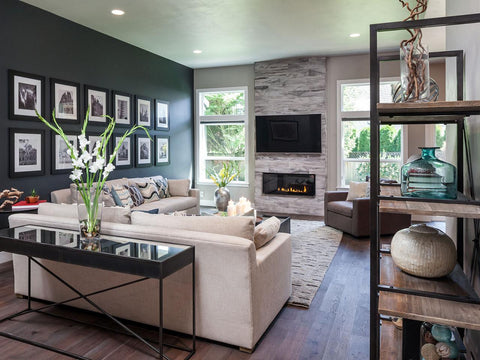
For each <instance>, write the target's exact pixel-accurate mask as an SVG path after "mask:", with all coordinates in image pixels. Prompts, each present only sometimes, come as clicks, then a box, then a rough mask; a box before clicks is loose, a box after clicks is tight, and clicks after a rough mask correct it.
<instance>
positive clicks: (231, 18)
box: [23, 0, 445, 68]
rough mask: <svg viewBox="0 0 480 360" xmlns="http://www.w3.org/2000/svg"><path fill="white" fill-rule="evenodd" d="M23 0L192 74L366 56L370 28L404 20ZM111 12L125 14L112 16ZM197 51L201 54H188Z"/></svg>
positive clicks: (393, 40) (312, 2) (172, 2)
mask: <svg viewBox="0 0 480 360" xmlns="http://www.w3.org/2000/svg"><path fill="white" fill-rule="evenodd" d="M23 1H24V2H25V3H29V4H31V5H34V6H37V7H39V8H42V9H44V10H47V11H49V12H52V13H54V14H56V15H59V16H61V17H64V18H66V19H69V20H71V21H74V22H76V23H79V24H82V25H85V26H87V27H89V28H92V29H95V30H97V31H99V32H102V33H105V34H107V35H110V36H112V37H115V38H117V39H120V40H123V41H125V42H127V43H130V44H132V45H135V46H138V47H140V48H142V49H145V50H148V51H150V52H152V53H155V54H157V55H160V56H163V57H166V58H168V59H171V60H173V61H176V62H178V63H181V64H184V65H186V66H189V67H192V68H202V67H215V66H228V65H239V64H251V63H254V62H256V61H262V60H270V59H278V58H285V57H291V56H302V55H343V54H354V53H367V52H368V50H369V34H368V31H369V24H372V23H379V22H388V21H399V20H403V18H404V17H406V10H405V9H402V7H401V5H400V3H399V1H398V0H135V1H132V0H101V1H99V0H23ZM442 3H443V8H442ZM429 6H430V8H431V10H432V11H433V14H434V15H435V16H441V15H443V14H444V11H445V0H430V5H429ZM116 8H118V9H122V10H124V11H125V12H126V14H125V15H123V16H120V17H119V16H114V15H112V14H111V13H110V11H111V10H112V9H116ZM429 17H431V16H429ZM351 33H360V34H361V36H360V37H358V38H350V37H349V34H351ZM403 37H405V33H402V32H398V31H397V32H388V33H382V34H381V35H380V36H379V45H380V48H381V49H383V50H393V49H397V48H398V44H399V42H400V40H401V39H402V38H403ZM428 37H429V39H430V38H432V39H433V40H434V41H435V42H438V44H437V43H435V44H431V45H430V50H432V49H433V50H441V49H442V47H443V46H444V40H443V39H442V38H441V36H438V35H437V34H435V33H434V34H433V35H429V36H428ZM433 40H432V41H433ZM195 49H201V50H202V51H203V52H202V54H198V55H197V54H193V52H192V51H193V50H195Z"/></svg>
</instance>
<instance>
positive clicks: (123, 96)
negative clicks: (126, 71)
mask: <svg viewBox="0 0 480 360" xmlns="http://www.w3.org/2000/svg"><path fill="white" fill-rule="evenodd" d="M132 99H133V96H132V95H131V94H128V93H126V92H122V91H117V90H112V117H113V118H115V126H117V127H130V126H132V125H133V107H134V106H133V101H132ZM125 106H126V107H127V109H125V108H124V107H125Z"/></svg>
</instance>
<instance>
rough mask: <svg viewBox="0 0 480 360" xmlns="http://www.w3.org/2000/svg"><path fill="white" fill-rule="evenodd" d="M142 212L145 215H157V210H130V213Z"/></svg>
mask: <svg viewBox="0 0 480 360" xmlns="http://www.w3.org/2000/svg"><path fill="white" fill-rule="evenodd" d="M136 211H138V212H143V213H147V214H158V209H151V210H132V212H136Z"/></svg>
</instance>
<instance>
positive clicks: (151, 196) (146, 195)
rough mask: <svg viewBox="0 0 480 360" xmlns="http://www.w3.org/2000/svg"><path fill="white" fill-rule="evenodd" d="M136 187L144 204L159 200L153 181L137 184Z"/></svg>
mask: <svg viewBox="0 0 480 360" xmlns="http://www.w3.org/2000/svg"><path fill="white" fill-rule="evenodd" d="M137 187H138V189H139V190H140V193H141V194H142V196H143V200H144V202H145V204H147V203H150V202H153V201H158V200H160V195H159V194H158V188H157V185H155V183H154V182H153V180H151V179H148V180H147V181H145V182H137Z"/></svg>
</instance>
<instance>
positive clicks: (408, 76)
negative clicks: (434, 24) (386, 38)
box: [399, 0, 430, 101]
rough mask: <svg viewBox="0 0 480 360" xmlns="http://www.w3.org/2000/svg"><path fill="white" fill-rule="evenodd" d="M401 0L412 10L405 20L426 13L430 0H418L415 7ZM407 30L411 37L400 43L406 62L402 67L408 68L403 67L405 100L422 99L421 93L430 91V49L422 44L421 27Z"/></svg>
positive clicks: (400, 0) (401, 0)
mask: <svg viewBox="0 0 480 360" xmlns="http://www.w3.org/2000/svg"><path fill="white" fill-rule="evenodd" d="M414 1H415V0H414ZM399 2H400V3H401V4H402V7H404V8H406V9H407V10H408V11H409V12H410V15H409V16H408V17H406V18H405V19H404V20H403V21H412V20H418V19H419V18H420V15H422V14H423V13H425V11H426V10H427V5H428V0H416V1H415V2H416V5H415V6H414V7H412V6H410V3H409V2H407V1H404V0H399ZM407 31H408V33H409V34H410V38H409V39H406V40H403V41H402V42H401V43H400V54H401V60H402V59H403V61H404V62H405V65H403V64H402V67H403V66H406V69H404V68H402V70H403V71H402V88H403V90H404V93H403V99H404V101H421V100H422V99H421V95H422V94H425V92H428V90H429V85H430V84H429V80H430V74H429V69H428V50H427V49H426V48H425V47H424V46H423V44H422V30H421V29H407ZM427 97H428V93H427Z"/></svg>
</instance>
